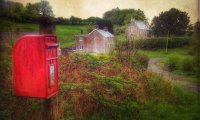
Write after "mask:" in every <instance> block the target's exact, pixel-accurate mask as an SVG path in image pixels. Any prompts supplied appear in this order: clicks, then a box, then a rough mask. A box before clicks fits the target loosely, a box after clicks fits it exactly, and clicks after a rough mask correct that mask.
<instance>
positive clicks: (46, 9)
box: [36, 0, 54, 16]
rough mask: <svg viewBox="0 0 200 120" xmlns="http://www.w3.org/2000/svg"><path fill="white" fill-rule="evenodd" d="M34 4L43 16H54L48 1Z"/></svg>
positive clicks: (43, 0) (44, 0)
mask: <svg viewBox="0 0 200 120" xmlns="http://www.w3.org/2000/svg"><path fill="white" fill-rule="evenodd" d="M36 4H39V6H40V13H41V14H42V15H43V16H54V14H53V11H52V7H51V5H50V4H49V2H48V1H46V0H42V1H41V2H39V3H36Z"/></svg>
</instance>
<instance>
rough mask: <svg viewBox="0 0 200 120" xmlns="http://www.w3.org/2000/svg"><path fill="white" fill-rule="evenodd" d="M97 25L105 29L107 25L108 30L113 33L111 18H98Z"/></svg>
mask: <svg viewBox="0 0 200 120" xmlns="http://www.w3.org/2000/svg"><path fill="white" fill-rule="evenodd" d="M96 25H97V26H98V27H99V29H104V28H105V27H107V28H108V31H109V32H110V33H113V25H112V23H111V21H109V20H104V19H101V20H98V21H97V22H96Z"/></svg>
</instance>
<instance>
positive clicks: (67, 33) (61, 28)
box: [17, 24, 86, 48]
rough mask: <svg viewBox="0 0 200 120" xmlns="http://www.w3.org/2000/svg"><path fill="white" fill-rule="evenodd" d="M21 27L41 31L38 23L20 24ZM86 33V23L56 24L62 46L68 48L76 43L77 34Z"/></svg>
mask: <svg viewBox="0 0 200 120" xmlns="http://www.w3.org/2000/svg"><path fill="white" fill-rule="evenodd" d="M17 26H18V27H19V29H20V30H21V31H23V32H37V31H39V25H38V24H18V25H17ZM81 31H83V33H86V26H84V25H56V35H57V37H58V41H59V43H60V46H61V48H67V47H70V46H73V45H75V35H79V34H81Z"/></svg>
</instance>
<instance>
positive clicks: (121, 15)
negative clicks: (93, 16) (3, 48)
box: [103, 8, 147, 25]
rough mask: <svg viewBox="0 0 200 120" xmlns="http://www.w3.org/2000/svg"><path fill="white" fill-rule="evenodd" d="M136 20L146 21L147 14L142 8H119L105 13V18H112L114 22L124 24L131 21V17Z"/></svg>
mask: <svg viewBox="0 0 200 120" xmlns="http://www.w3.org/2000/svg"><path fill="white" fill-rule="evenodd" d="M132 17H133V18H135V19H136V20H141V21H146V20H147V19H146V16H145V14H144V12H143V11H142V10H140V9H138V10H135V9H122V10H120V9H119V8H115V9H112V10H110V11H107V12H105V13H104V16H103V18H104V19H106V20H110V21H111V22H112V24H117V25H124V24H127V23H129V22H130V20H131V18H132Z"/></svg>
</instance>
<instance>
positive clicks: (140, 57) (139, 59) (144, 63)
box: [132, 53, 149, 69]
mask: <svg viewBox="0 0 200 120" xmlns="http://www.w3.org/2000/svg"><path fill="white" fill-rule="evenodd" d="M148 62H149V57H148V56H147V55H146V54H139V53H137V54H136V55H135V56H134V57H133V58H132V66H134V67H136V68H139V69H146V68H147V67H148Z"/></svg>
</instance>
